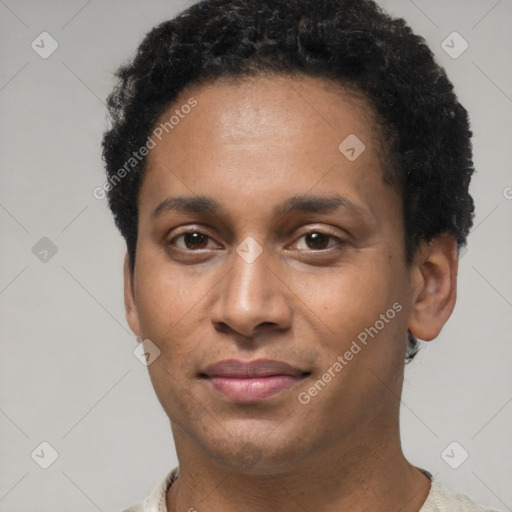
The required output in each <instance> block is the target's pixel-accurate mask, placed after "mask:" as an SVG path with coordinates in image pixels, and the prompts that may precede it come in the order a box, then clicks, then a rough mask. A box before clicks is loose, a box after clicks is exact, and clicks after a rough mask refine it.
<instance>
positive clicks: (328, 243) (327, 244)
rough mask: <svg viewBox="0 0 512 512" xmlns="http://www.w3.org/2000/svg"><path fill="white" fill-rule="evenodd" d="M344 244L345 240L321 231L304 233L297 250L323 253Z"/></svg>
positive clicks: (297, 243)
mask: <svg viewBox="0 0 512 512" xmlns="http://www.w3.org/2000/svg"><path fill="white" fill-rule="evenodd" d="M341 243H343V240H341V239H340V238H338V237H337V236H334V235H331V234H328V233H322V232H320V231H310V232H309V233H304V234H303V235H302V236H301V237H300V238H299V239H298V240H297V242H296V248H297V249H299V250H301V251H303V250H311V251H323V250H327V249H331V248H334V247H335V246H337V245H340V244H341Z"/></svg>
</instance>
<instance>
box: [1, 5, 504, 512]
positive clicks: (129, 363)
mask: <svg viewBox="0 0 512 512" xmlns="http://www.w3.org/2000/svg"><path fill="white" fill-rule="evenodd" d="M187 3H190V2H184V1H162V0H150V1H145V2H140V1H139V2H136V1H134V0H129V1H127V0H123V1H121V0H114V1H110V2H100V1H99V0H89V1H86V0H72V1H71V0H68V1H63V0H61V1H59V0H47V1H45V2H37V1H36V0H30V1H29V0H0V34H1V36H0V37H1V44H0V56H1V63H2V65H1V66H0V104H1V111H2V115H1V116H0V130H1V137H2V147H1V153H0V166H1V189H0V225H1V230H2V239H3V242H2V252H1V261H0V263H1V264H0V313H1V322H0V329H1V331H0V332H1V339H2V345H1V359H0V379H1V383H0V399H1V404H0V429H1V444H0V460H1V461H2V473H1V475H0V510H1V511H7V510H8V511H9V512H21V511H24V512H26V511H30V510H36V509H37V510H38V511H39V512H50V511H52V512H61V511H65V510H66V511H67V510H75V511H94V510H101V511H116V510H117V511H120V510H122V509H123V507H126V506H129V505H131V504H133V503H135V502H136V501H138V500H139V499H141V498H143V497H144V496H146V495H147V494H148V493H149V492H150V491H151V490H152V489H153V487H154V486H155V485H156V483H157V482H158V481H159V480H160V479H161V478H162V477H163V475H164V474H165V473H166V472H167V471H168V470H169V469H170V468H172V467H174V466H175V465H176V463H177V459H176V455H175V451H174V446H173V442H172V438H171V433H170V428H169V423H168V420H167V417H166V415H165V413H164V412H163V410H161V407H160V405H159V403H158V401H157V399H156V397H155V395H154V392H153V390H152V387H151V384H150V381H149V377H148V375H147V369H146V368H145V367H144V366H143V365H142V364H141V363H140V362H139V361H138V360H137V359H136V358H135V357H134V355H133V352H132V351H133V350H134V348H135V347H136V345H137V344H136V342H135V339H134V337H133V336H132V334H131V332H130V331H129V330H128V327H127V325H126V322H125V320H124V311H123V303H122V273H121V264H122V258H123V250H124V246H123V242H122V240H121V238H120V235H119V234H118V233H117V231H116V230H115V228H114V225H113V222H112V220H111V218H110V213H109V211H108V209H107V204H106V201H105V200H104V201H100V200H97V199H95V198H94V197H93V194H92V191H93V189H94V188H95V187H97V186H101V185H102V184H103V182H104V177H103V169H102V164H101V158H100V140H101V135H102V132H103V130H104V128H105V122H106V121H105V115H106V110H105V105H104V99H105V97H106V96H107V94H108V92H109V91H110V89H111V87H112V84H113V80H112V72H113V71H114V70H115V69H116V68H117V66H118V65H119V64H120V63H121V62H123V61H125V60H126V59H127V58H128V57H130V55H131V54H132V53H133V51H134V50H135V48H136V47H137V45H138V43H139V42H140V40H141V38H142V37H143V35H144V34H145V33H146V32H147V31H148V30H149V29H150V28H151V27H152V26H153V25H155V24H156V23H159V22H161V21H163V20H165V19H168V18H170V17H172V15H173V14H174V13H176V12H177V11H178V10H181V9H182V8H183V7H185V6H186V5H187ZM380 3H381V4H382V5H383V6H384V7H385V8H386V9H388V10H389V11H390V12H391V13H393V14H396V15H400V16H403V17H404V18H406V20H407V21H408V22H409V23H410V24H411V25H412V27H413V28H414V30H415V31H417V32H418V33H420V34H422V35H423V36H424V37H426V39H427V40H428V42H429V44H430V45H431V47H432V49H433V51H434V52H435V54H436V56H437V58H438V60H439V61H440V63H441V64H442V65H443V66H445V67H446V69H447V72H448V75H449V76H450V78H451V79H452V81H453V82H454V84H455V87H456V91H457V93H458V95H459V98H460V100H461V102H462V103H463V104H464V105H465V106H466V108H467V109H468V110H469V112H470V116H471V120H472V127H473V131H474V157H475V164H476V168H477V171H478V173H477V175H476V176H475V177H474V180H473V183H472V194H473V196H474V198H475V200H476V205H477V216H476V221H475V227H474V229H473V232H472V234H471V235H470V238H469V248H468V251H467V252H466V253H465V254H464V256H463V257H462V259H461V263H460V277H459V298H458V304H457V307H456V309H455V313H454V314H453V316H452V318H451V319H450V321H449V322H448V324H447V325H446V327H445V328H444V330H443V332H442V334H441V335H440V336H439V338H438V339H437V340H436V341H434V342H432V343H430V344H428V345H427V346H425V347H424V348H423V350H422V351H421V353H420V354H419V356H418V358H417V360H416V361H415V362H414V363H413V364H412V365H410V366H409V367H408V369H407V371H406V383H405V390H404V396H403V407H402V417H401V422H402V432H403V444H404V450H405V453H406V455H407V456H408V457H409V459H410V460H411V462H413V463H414V464H416V465H418V466H421V467H423V468H426V469H428V470H430V471H431V472H432V473H434V474H435V475H436V476H437V477H438V478H439V479H441V480H442V481H443V482H444V483H445V484H446V485H447V486H449V487H451V488H453V489H454V490H457V491H459V492H464V493H466V494H469V495H471V496H472V497H473V498H474V499H476V500H477V501H480V502H482V503H484V504H486V505H489V506H493V507H494V508H496V509H497V510H501V511H505V510H512V486H511V485H510V482H511V480H512V440H511V436H510V432H511V423H512V403H511V402H512V373H511V371H510V366H511V365H510V362H511V356H512V343H511V336H510V332H511V330H512V272H511V270H510V261H512V243H511V236H510V234H511V233H512V200H510V199H507V197H508V198H511V197H512V189H511V188H507V187H512V173H511V171H510V143H511V140H512V138H511V131H512V130H511V124H512V123H511V121H512V116H511V113H512V67H511V65H510V48H512V35H511V31H510V23H511V21H512V1H511V0H501V1H497V0H472V1H468V0H456V1H450V2H446V1H438V0H428V1H427V0H415V1H414V2H413V1H409V0H381V2H380ZM43 31H47V32H49V33H50V34H51V36H52V37H53V38H54V39H55V40H56V41H57V42H58V45H59V47H58V49H57V50H56V51H55V52H54V53H53V54H52V55H51V56H50V57H48V58H46V59H43V58H41V57H40V56H39V55H38V54H37V53H36V52H35V51H34V50H33V49H32V48H31V43H32V41H33V40H36V43H37V41H40V38H38V36H39V34H40V33H41V32H43ZM454 31H457V32H459V33H460V34H461V35H462V37H463V38H464V39H465V40H467V42H468V43H469V48H468V49H467V51H466V52H465V53H463V54H462V55H461V56H460V57H458V58H456V59H454V58H452V57H450V56H449V55H448V54H447V53H446V52H445V51H444V50H443V48H442V46H441V44H442V41H443V40H445V39H446V37H447V36H448V35H449V34H451V33H452V32H454ZM450 41H451V39H448V44H450V45H451V46H454V51H456V50H458V49H460V48H461V46H460V41H457V40H454V42H453V43H451V42H450ZM39 44H40V45H41V43H39ZM45 48H46V49H48V48H49V42H48V40H46V43H45ZM441 136H442V135H441ZM43 237H47V238H49V239H50V240H51V241H52V243H53V244H54V245H55V246H56V248H57V249H58V252H57V253H56V254H55V255H52V253H51V251H50V252H49V253H48V254H47V255H46V261H41V258H43V259H44V253H41V251H42V250H44V249H45V247H46V246H45V244H48V242H47V241H46V242H44V241H43V242H40V244H43V245H42V246H40V245H38V246H36V250H34V252H36V254H34V253H33V251H32V248H33V247H34V246H35V245H36V244H37V243H38V241H39V240H40V239H41V238H43ZM46 248H48V247H46ZM43 441H46V442H48V443H50V445H51V446H53V447H54V449H55V450H56V451H57V452H58V454H59V456H58V458H57V460H56V461H55V462H54V463H53V464H52V465H51V466H50V467H49V468H48V469H42V468H41V467H39V465H38V464H37V463H36V462H35V460H36V461H38V462H39V463H42V462H44V459H45V458H46V461H47V462H48V461H49V459H48V457H50V451H49V450H48V449H47V448H45V447H44V446H43V448H40V447H39V445H40V443H41V442H43ZM453 441H456V442H457V443H459V445H460V447H459V446H458V445H457V446H455V448H454V449H453V451H452V448H453V446H452V447H450V448H449V449H448V451H447V452H444V451H445V448H446V447H448V446H449V445H450V443H452V442H453ZM38 447H39V448H38ZM461 447H462V448H461ZM36 448H37V450H36V455H34V459H35V460H33V458H32V457H31V453H32V452H33V451H34V450H35V449H36ZM41 449H42V450H43V451H41ZM462 450H465V451H467V452H468V453H469V457H468V459H467V460H466V461H465V462H464V463H463V464H462V465H460V467H458V469H452V468H451V467H450V466H449V465H448V463H447V462H446V461H447V460H448V461H449V462H450V463H451V464H452V465H454V464H456V463H460V461H461V460H462V458H463V455H464V452H463V451H462ZM443 452H444V453H445V456H444V458H443V456H442V453H443ZM446 453H447V454H448V457H447V455H446ZM37 454H39V455H37Z"/></svg>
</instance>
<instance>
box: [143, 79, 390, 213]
mask: <svg viewBox="0 0 512 512" xmlns="http://www.w3.org/2000/svg"><path fill="white" fill-rule="evenodd" d="M191 103H192V104H195V106H194V108H193V109H190V108H188V107H187V108H185V106H186V105H189V104H191ZM173 116H174V119H173V121H174V122H173V123H172V125H171V124H170V123H169V122H168V121H169V120H170V119H171V117H173ZM166 122H167V129H166V130H164V132H163V134H162V136H161V140H156V139H155V142H156V146H155V147H154V148H153V149H152V150H151V152H150V153H149V155H148V157H147V158H148V159H147V170H146V176H145V178H144V180H143V186H142V190H141V194H140V196H139V199H140V202H139V208H140V209H144V208H145V203H146V202H149V203H151V204H154V203H155V201H157V200H158V199H160V200H162V199H165V195H166V194H167V195H172V194H179V195H184V194H188V195H202V196H204V195H211V194H215V196H216V197H217V198H218V199H219V202H221V203H222V202H225V203H227V204H230V203H231V204H235V203H234V202H233V201H234V199H235V198H244V197H245V199H246V200H247V201H248V202H247V205H249V202H250V199H251V198H252V197H253V196H254V195H255V194H256V195H257V194H259V195H260V196H265V197H266V199H267V200H268V201H271V200H272V199H276V200H277V198H278V196H279V197H280V198H281V199H284V198H285V196H286V195H288V196H292V195H297V194H301V193H304V194H305V193H307V192H309V191H311V190H313V189H314V190H313V191H314V192H319V193H321V192H325V191H332V189H333V188H334V189H336V188H337V189H339V188H340V186H341V188H342V189H343V190H337V191H338V192H343V195H345V196H348V197H350V196H352V198H353V199H354V200H355V201H354V202H357V201H356V199H358V198H359V199H362V200H369V201H370V203H371V204H370V208H371V207H372V205H373V204H374V202H375V201H374V200H372V199H371V197H369V196H371V195H372V194H373V195H375V194H376V193H382V191H383V187H384V184H383V183H382V174H383V173H382V167H383V165H382V164H383V160H382V155H383V154H384V152H383V148H382V146H381V141H380V136H379V135H380V134H379V132H378V130H377V128H376V127H377V123H376V122H375V116H374V113H373V111H372V109H371V107H370V105H369V104H368V103H367V102H366V101H365V100H364V99H363V98H362V97H361V96H358V95H356V94H354V93H351V92H350V91H348V90H345V89H343V88H342V87H340V86H339V84H335V83H334V82H332V81H330V80H327V79H323V78H322V79H321V78H313V77H305V76H300V77H297V76H294V77H289V76H281V75H277V76H258V77H251V78H244V79H240V78H238V79H236V80H229V79H218V80H216V81H214V82H211V83H207V84H202V85H198V86H191V87H189V88H188V89H187V90H185V91H184V92H182V93H181V94H180V96H179V97H178V98H177V100H176V101H175V102H174V104H173V105H172V106H171V107H170V108H169V109H168V110H167V111H166V112H165V113H164V114H163V115H162V116H161V117H160V120H159V122H158V123H157V127H158V126H165V123H166ZM376 187H377V188H379V189H380V190H378V191H376V190H373V192H372V189H375V188H376ZM385 188H386V187H385ZM387 188H388V189H389V187H387ZM388 192H390V191H389V190H388ZM146 200H147V201H146ZM241 204H243V203H241Z"/></svg>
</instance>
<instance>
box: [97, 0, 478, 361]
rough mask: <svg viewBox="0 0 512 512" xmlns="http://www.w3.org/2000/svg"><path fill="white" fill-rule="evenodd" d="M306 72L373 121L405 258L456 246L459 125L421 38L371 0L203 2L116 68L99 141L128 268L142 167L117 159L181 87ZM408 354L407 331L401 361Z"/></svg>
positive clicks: (460, 217) (466, 135) (463, 139)
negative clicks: (395, 196)
mask: <svg viewBox="0 0 512 512" xmlns="http://www.w3.org/2000/svg"><path fill="white" fill-rule="evenodd" d="M269 73H270V74H286V75H292V76H298V75H307V76H313V77H321V78H326V79H330V80H334V81H335V82H337V83H338V84H340V85H341V86H343V87H345V88H346V89H347V90H350V91H358V93H359V94H360V95H361V97H362V98H364V99H365V100H366V101H367V103H368V104H369V105H370V106H371V107H372V108H373V110H374V112H375V113H376V115H377V117H376V118H377V119H378V125H379V129H380V134H381V137H382V140H383V141H385V146H386V153H387V154H388V160H389V162H388V165H387V166H386V169H384V170H383V179H384V180H385V181H386V182H387V183H396V184H398V186H399V189H400V191H401V195H402V202H403V219H404V229H405V240H404V246H405V255H406V261H407V263H408V264H410V263H411V262H412V259H413V256H414V252H415V249H416V248H417V247H418V245H419V243H420V242H422V241H426V242H428V241H430V240H432V239H433V238H435V237H436V236H439V235H441V234H444V233H449V234H451V235H452V236H453V237H454V238H455V239H456V240H457V244H458V248H459V249H460V247H461V246H462V245H464V244H465V243H466V237H467V235H468V233H469V230H470V228H471V226H472V223H473V215H474V205H473V200H472V198H471V196H470V195H469V192H468V189H469V183H470V180H471V176H472V174H473V172H474V168H473V162H472V147H471V137H472V133H471V130H470V125H469V119H468V114H467V111H466V110H465V109H464V107H463V106H462V105H461V104H460V103H459V102H458V100H457V97H456V95H455V93H454V90H453V85H452V83H451V82H450V80H449V79H448V78H447V76H446V73H445V71H444V69H443V68H442V67H440V66H439V65H438V64H437V63H436V61H435V58H434V55H433V53H432V52H431V50H430V49H429V48H428V46H427V44H426V42H425V40H424V39H423V38H422V37H420V36H418V35H416V34H414V33H413V32H412V30H411V28H410V27H409V26H407V24H406V22H405V21H404V20H403V19H396V18H392V17H390V16H389V15H388V14H387V13H385V12H384V11H383V10H382V9H381V8H380V7H379V6H378V5H377V4H376V3H375V2H374V1H372V0H203V1H200V2H198V3H196V4H194V5H192V6H191V7H190V8H188V9H187V10H185V11H184V12H182V13H181V14H179V15H178V16H176V17H175V18H174V19H172V20H170V21H166V22H164V23H162V24H160V25H158V26H157V27H155V28H153V29H152V30H151V31H150V32H149V33H148V34H147V35H146V37H145V39H144V40H143V41H142V43H141V44H140V46H139V48H138V50H137V53H136V55H135V56H134V58H133V60H132V61H131V62H129V63H128V64H126V65H124V66H121V67H120V68H119V70H118V71H117V74H116V76H117V83H116V86H115V88H114V90H113V91H112V93H111V94H110V96H109V97H108V109H109V113H110V117H111V126H110V127H109V129H108V130H107V131H106V132H105V134H104V137H103V159H104V163H105V167H106V172H107V180H108V183H109V184H110V185H109V186H108V187H107V188H106V190H108V201H109V205H110V208H111V210H112V212H113V215H114V218H115V222H116V225H117V226H118V228H119V230H120V231H121V233H122V235H123V237H124V238H125V240H126V244H127V251H128V255H129V258H130V264H131V268H132V271H133V270H134V265H135V257H136V246H137V225H138V208H137V200H138V193H139V189H140V186H141V182H142V177H143V174H144V167H145V162H146V159H145V158H140V157H139V161H137V162H135V165H134V166H133V169H132V170H131V171H130V172H124V173H123V174H122V176H123V178H122V179H119V176H120V174H119V171H120V170H121V169H122V168H123V166H124V169H126V162H127V161H129V160H130V159H131V158H133V155H134V153H136V152H137V151H138V150H139V149H140V148H141V147H143V146H144V145H145V144H146V141H147V139H148V136H149V135H150V134H151V133H152V130H153V129H154V128H155V125H156V123H157V122H158V120H159V119H160V118H161V116H162V114H163V113H165V112H166V111H167V110H168V109H169V107H170V106H171V105H172V104H173V101H175V100H176V98H177V96H178V95H179V94H180V93H181V92H182V91H183V90H184V89H185V88H186V87H189V86H193V85H196V84H201V83H208V82H212V81H214V80H215V79H216V78H220V77H232V78H242V79H243V78H244V77H248V76H254V75H258V74H269ZM416 351H417V341H416V340H415V339H414V337H413V336H412V334H411V333H409V346H408V358H409V359H411V358H412V357H413V355H414V354H415V353H416Z"/></svg>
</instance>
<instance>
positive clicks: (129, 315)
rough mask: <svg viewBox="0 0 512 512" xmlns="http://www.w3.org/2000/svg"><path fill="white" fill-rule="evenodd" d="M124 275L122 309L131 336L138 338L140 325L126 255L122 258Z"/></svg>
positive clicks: (128, 259) (131, 275)
mask: <svg viewBox="0 0 512 512" xmlns="http://www.w3.org/2000/svg"><path fill="white" fill-rule="evenodd" d="M123 275H124V309H125V314H126V320H127V322H128V325H129V326H130V329H131V330H132V332H133V334H135V335H136V336H140V335H141V332H140V323H139V316H138V314H137V308H136V307H135V295H134V287H133V277H134V276H133V274H132V271H131V268H130V258H129V256H128V253H126V255H125V257H124V265H123Z"/></svg>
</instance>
